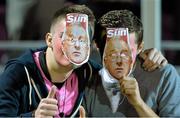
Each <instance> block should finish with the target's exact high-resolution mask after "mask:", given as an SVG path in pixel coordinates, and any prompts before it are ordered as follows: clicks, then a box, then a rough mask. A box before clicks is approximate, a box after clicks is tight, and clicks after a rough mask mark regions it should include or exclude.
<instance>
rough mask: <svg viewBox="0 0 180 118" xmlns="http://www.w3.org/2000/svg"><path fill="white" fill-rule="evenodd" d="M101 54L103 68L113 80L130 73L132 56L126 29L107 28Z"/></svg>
mask: <svg viewBox="0 0 180 118" xmlns="http://www.w3.org/2000/svg"><path fill="white" fill-rule="evenodd" d="M106 33H107V38H106V44H105V49H104V54H103V66H104V67H105V68H106V70H107V71H108V72H109V74H110V75H111V76H113V77H114V78H115V79H118V80H119V79H121V78H122V77H123V76H128V75H129V74H130V73H131V70H132V66H133V57H132V56H133V55H132V52H131V48H130V43H129V33H128V28H107V29H106Z"/></svg>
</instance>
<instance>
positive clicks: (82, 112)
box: [79, 106, 86, 118]
mask: <svg viewBox="0 0 180 118" xmlns="http://www.w3.org/2000/svg"><path fill="white" fill-rule="evenodd" d="M79 114H80V115H79V118H85V116H86V111H85V109H84V107H83V106H80V107H79Z"/></svg>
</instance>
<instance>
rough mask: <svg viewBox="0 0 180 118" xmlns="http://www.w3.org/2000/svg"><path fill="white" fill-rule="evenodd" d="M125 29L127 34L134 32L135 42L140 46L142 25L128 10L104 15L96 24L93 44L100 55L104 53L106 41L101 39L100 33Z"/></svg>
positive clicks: (114, 11)
mask: <svg viewBox="0 0 180 118" xmlns="http://www.w3.org/2000/svg"><path fill="white" fill-rule="evenodd" d="M118 27H125V28H128V29H129V33H132V32H135V34H136V38H137V41H136V43H138V44H140V43H141V42H142V40H143V25H142V22H141V20H140V19H139V18H138V17H137V16H135V15H134V14H133V12H131V11H129V10H113V11H109V12H107V13H106V14H104V15H103V16H102V17H100V19H99V20H98V22H97V26H96V32H95V33H96V34H95V36H96V37H95V42H96V44H97V46H98V47H99V49H100V53H101V56H102V53H103V51H104V47H105V43H106V40H104V39H102V37H99V36H101V32H102V31H103V30H104V31H106V28H118Z"/></svg>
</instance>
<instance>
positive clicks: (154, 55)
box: [140, 49, 167, 71]
mask: <svg viewBox="0 0 180 118" xmlns="http://www.w3.org/2000/svg"><path fill="white" fill-rule="evenodd" d="M144 55H146V56H144ZM140 57H141V58H143V59H144V63H143V65H142V66H143V67H144V69H145V70H147V71H153V70H155V69H156V68H161V67H163V66H165V65H166V64H167V60H166V59H165V57H164V56H163V55H162V54H161V52H160V51H158V50H157V49H148V50H145V51H144V52H142V53H141V54H140Z"/></svg>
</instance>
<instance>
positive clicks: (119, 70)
mask: <svg viewBox="0 0 180 118" xmlns="http://www.w3.org/2000/svg"><path fill="white" fill-rule="evenodd" d="M115 70H116V72H119V73H121V72H123V70H124V69H123V68H116V69H115Z"/></svg>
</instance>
